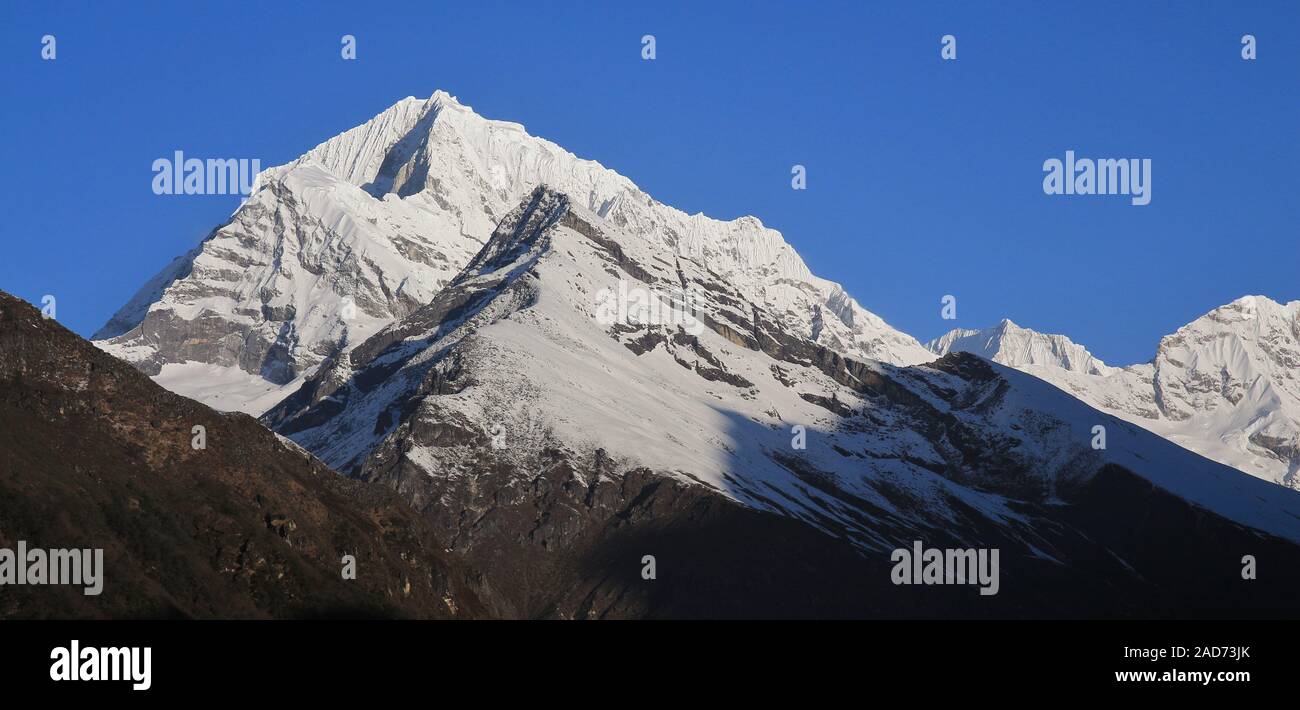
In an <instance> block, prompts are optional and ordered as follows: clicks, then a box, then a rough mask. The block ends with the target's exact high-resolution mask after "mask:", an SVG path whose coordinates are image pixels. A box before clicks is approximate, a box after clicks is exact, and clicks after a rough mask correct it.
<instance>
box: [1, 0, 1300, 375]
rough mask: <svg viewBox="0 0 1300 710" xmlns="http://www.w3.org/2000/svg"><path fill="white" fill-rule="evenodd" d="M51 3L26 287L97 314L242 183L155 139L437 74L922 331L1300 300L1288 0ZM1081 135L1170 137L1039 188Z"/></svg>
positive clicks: (298, 120) (1097, 340) (11, 7)
mask: <svg viewBox="0 0 1300 710" xmlns="http://www.w3.org/2000/svg"><path fill="white" fill-rule="evenodd" d="M52 4H53V3H46V2H41V3H22V4H21V5H20V4H19V3H15V2H5V3H3V5H2V6H0V53H2V55H0V61H2V62H3V71H0V106H3V108H2V109H0V111H2V112H3V113H2V115H0V126H2V127H3V135H4V144H5V150H4V169H3V172H0V208H3V219H2V220H0V225H3V227H2V229H3V240H4V248H3V250H2V251H0V288H2V289H4V290H6V291H10V292H13V293H15V294H17V295H19V296H21V297H23V298H26V299H28V300H31V301H39V300H40V298H41V296H42V295H43V294H46V293H49V294H54V295H56V296H57V298H58V308H59V312H58V315H59V319H60V320H61V321H62V322H63V323H65V324H66V325H68V326H69V327H71V328H73V329H74V330H76V331H77V332H79V333H82V334H83V335H88V334H89V333H91V332H92V331H93V330H95V329H96V328H98V327H99V326H100V325H102V324H103V322H104V321H105V320H106V319H107V318H108V317H109V316H110V315H111V314H112V312H113V311H114V310H116V309H117V308H118V307H119V306H120V305H121V304H122V303H123V302H125V300H126V299H127V298H129V297H130V296H131V295H132V294H133V293H134V291H135V290H136V289H137V288H138V287H139V286H140V285H141V284H142V283H143V282H144V281H145V280H146V279H147V278H149V277H150V276H152V275H153V274H154V273H155V272H157V271H158V270H159V269H160V268H161V267H162V266H163V265H164V264H166V263H167V262H168V261H169V260H170V259H171V258H172V257H174V256H176V255H177V254H180V253H181V252H183V251H185V250H186V249H188V248H190V247H192V246H193V245H194V244H196V243H197V242H198V241H199V240H200V239H201V238H202V237H203V236H204V235H205V234H206V233H207V232H208V231H209V230H210V229H211V228H212V227H214V226H215V225H217V224H218V223H220V222H222V221H223V220H224V219H225V218H226V217H227V216H228V215H229V213H230V212H231V211H232V210H233V209H234V208H235V206H236V205H237V198H235V197H221V196H188V197H186V196H162V197H159V196H155V195H154V194H153V193H152V191H151V189H150V184H151V179H152V177H153V174H152V172H151V164H152V162H153V161H154V159H156V158H159V157H166V156H170V155H171V154H172V151H174V150H177V149H181V150H184V151H185V152H186V153H187V154H188V155H190V156H197V157H250V158H252V157H256V158H260V159H261V160H262V164H263V166H271V165H275V164H279V163H282V162H285V161H288V160H291V159H292V158H294V157H296V156H298V155H299V154H301V153H302V152H304V151H305V150H307V149H308V148H310V147H312V146H313V145H315V144H317V143H319V142H320V141H321V140H324V139H325V138H328V137H330V136H332V135H334V134H336V133H339V132H341V131H343V130H345V129H347V128H350V127H352V126H354V125H357V124H359V123H361V122H363V121H365V120H366V119H367V118H369V117H371V116H372V115H374V114H376V113H378V112H379V111H381V110H383V109H384V108H385V107H387V106H388V105H390V104H392V103H393V102H395V101H397V100H398V99H400V98H402V97H405V96H408V95H416V96H421V97H423V96H427V95H429V94H430V93H432V92H433V90H434V89H436V88H443V89H446V90H448V91H450V92H451V93H452V94H455V95H457V96H458V97H460V99H461V100H462V101H463V102H464V103H466V104H468V105H470V106H472V107H474V109H475V110H477V111H478V112H479V113H481V114H483V115H485V116H487V117H490V118H500V119H508V120H513V121H518V122H520V123H523V124H524V125H525V126H526V127H527V128H528V130H529V132H531V133H533V134H534V135H540V136H543V137H546V138H548V139H551V140H553V141H555V142H557V143H559V144H561V145H563V146H565V147H566V148H568V149H569V150H572V151H573V152H575V153H577V154H578V155H579V156H582V157H587V158H592V159H596V160H598V161H600V162H601V163H603V164H605V165H606V166H609V167H611V168H614V169H616V170H618V171H619V172H620V173H623V174H624V175H627V176H629V177H630V178H632V179H633V180H634V181H635V182H637V183H638V184H639V185H641V187H642V188H644V189H645V190H646V191H648V192H649V193H650V194H652V195H654V196H655V197H657V198H658V199H660V200H662V201H664V202H667V203H669V204H672V205H675V206H677V207H679V208H681V209H684V210H686V211H687V212H696V211H703V212H705V213H707V214H709V215H712V216H716V217H722V218H732V217H737V216H740V215H744V214H754V215H757V216H758V217H759V218H760V219H762V221H763V222H764V223H766V224H768V225H770V226H773V227H775V228H777V229H780V230H781V231H782V232H783V233H784V234H785V235H786V238H787V239H788V240H789V241H790V242H791V243H792V244H793V245H794V246H795V247H796V248H797V249H798V250H799V252H800V253H801V254H803V256H804V257H805V258H806V259H807V261H808V263H809V265H810V266H811V267H812V268H813V270H814V271H815V272H816V273H818V274H820V275H822V276H825V277H827V278H831V279H834V280H837V281H840V282H842V283H843V284H845V286H846V287H847V288H848V289H849V291H850V292H852V293H853V294H854V295H856V296H857V298H858V300H859V301H861V302H862V304H863V305H864V306H866V307H867V308H869V309H871V310H873V311H875V312H876V313H878V314H880V315H881V316H882V317H884V318H885V319H886V320H888V321H890V322H891V323H893V324H894V325H895V326H897V327H899V328H901V329H902V330H904V331H906V332H909V333H911V334H913V335H915V336H916V337H918V338H920V339H922V340H927V339H929V338H932V337H935V336H937V335H939V334H941V333H942V332H944V331H946V330H947V329H948V328H950V327H952V326H953V325H959V326H963V327H982V326H987V325H990V324H992V323H995V322H996V321H997V320H998V319H1000V318H1002V317H1010V318H1012V319H1013V320H1015V321H1016V322H1018V323H1020V324H1021V325H1025V326H1028V327H1033V328H1036V329H1039V330H1045V331H1050V332H1064V333H1067V334H1068V335H1070V336H1071V337H1072V338H1074V339H1075V340H1077V341H1079V342H1081V343H1083V344H1085V345H1086V346H1088V347H1089V348H1090V349H1092V351H1093V352H1094V353H1095V354H1096V355H1097V356H1099V357H1101V358H1102V359H1104V360H1106V361H1108V362H1111V363H1114V364H1125V363H1129V362H1138V361H1144V360H1147V359H1148V358H1149V357H1150V356H1151V355H1152V353H1153V350H1154V347H1155V345H1156V342H1157V339H1158V338H1159V337H1160V336H1161V335H1163V334H1165V333H1169V332H1172V331H1173V330H1174V329H1176V328H1177V327H1178V326H1179V325H1181V324H1183V323H1185V322H1187V321H1189V320H1191V319H1193V318H1195V317H1196V316H1198V315H1200V314H1201V313H1203V312H1204V311H1206V310H1209V309H1210V308H1213V307H1215V306H1217V305H1221V304H1223V303H1226V302H1228V301H1230V300H1232V299H1234V298H1237V297H1239V296H1242V295H1245V294H1248V293H1250V294H1254V293H1259V294H1264V295H1267V296H1270V297H1272V298H1274V299H1278V300H1283V301H1287V300H1292V299H1296V298H1300V278H1298V272H1300V268H1298V267H1300V243H1298V240H1297V237H1298V236H1300V235H1298V234H1297V224H1300V199H1298V198H1297V188H1298V187H1300V177H1298V176H1297V171H1298V170H1300V147H1298V145H1297V141H1298V139H1300V133H1298V131H1297V127H1298V125H1300V124H1298V120H1297V117H1298V116H1300V110H1298V109H1300V3H1297V2H1291V1H1289V0H1278V1H1275V2H1227V1H1226V0H1224V1H1222V2H1194V1H1183V2H1087V3H1068V5H1073V6H1076V7H1073V8H1064V9H1063V8H1062V6H1064V5H1067V3H1056V2H1052V3H1047V2H1038V1H1033V2H996V3H995V2H952V3H947V2H921V1H918V2H845V3H817V7H815V8H804V7H797V5H803V4H804V3H793V2H791V3H782V4H781V5H784V7H781V6H779V5H778V4H777V3H768V2H734V3H733V2H708V3H703V2H681V3H677V2H671V3H670V2H653V3H650V2H644V3H643V2H637V3H608V2H602V3H595V2H592V3H576V2H563V3H560V2H556V3H550V2H542V3H537V2H532V3H504V2H502V3H498V2H484V1H482V0H475V1H474V2H460V3H434V2H413V3H404V2H382V3H356V2H348V3H316V2H313V3H303V4H301V5H299V6H297V7H292V8H291V7H287V6H282V4H281V3H268V2H255V3H240V2H219V3H217V2H213V3H202V4H200V5H198V6H196V7H191V6H190V5H191V3H177V2H168V3H148V4H146V3H130V4H129V5H128V4H127V3H96V4H93V5H92V4H90V3H79V4H62V3H60V4H57V5H56V6H54V7H47V6H48V5H52ZM286 5H287V4H286ZM651 6H654V7H651ZM949 33H951V34H953V35H956V37H957V41H958V45H957V48H958V59H957V61H955V62H944V61H941V59H940V57H939V49H940V37H941V36H942V35H944V34H949ZM1245 33H1251V34H1254V35H1255V36H1256V37H1257V38H1258V42H1259V50H1258V51H1259V58H1258V59H1257V60H1256V61H1254V62H1247V61H1243V60H1242V59H1241V58H1240V49H1241V46H1240V37H1241V35H1243V34H1245ZM45 34H52V35H54V36H55V37H56V38H57V43H58V44H57V49H58V58H57V59H56V60H55V61H42V60H41V58H40V49H41V37H42V35H45ZM344 34H352V35H355V36H356V37H357V41H358V57H359V58H358V59H357V60H356V61H344V60H342V59H341V58H340V56H339V49H340V42H339V38H340V36H342V35H344ZM644 34H653V35H655V36H656V38H657V50H658V57H657V59H655V60H654V61H643V60H642V59H641V56H640V50H641V42H640V40H641V37H642V35H644ZM1067 149H1074V150H1075V151H1077V152H1078V153H1079V155H1081V156H1091V157H1115V158H1120V157H1138V158H1151V159H1152V160H1153V185H1152V188H1153V189H1152V195H1153V199H1152V202H1151V204H1150V205H1148V206H1145V207H1135V206H1131V205H1129V203H1128V201H1127V199H1126V198H1122V197H1064V196H1062V197H1048V196H1047V195H1044V194H1043V191H1042V177H1043V173H1042V163H1043V161H1044V160H1045V159H1047V158H1050V157H1062V156H1063V154H1064V152H1065V150H1067ZM796 163H799V164H803V165H805V166H807V170H808V189H807V190H806V191H802V192H796V191H794V190H792V189H790V169H791V166H792V165H793V164H796ZM945 294H953V295H955V296H957V298H958V316H959V317H958V319H957V321H955V323H954V322H952V321H944V320H941V319H940V299H941V297H942V296H943V295H945Z"/></svg>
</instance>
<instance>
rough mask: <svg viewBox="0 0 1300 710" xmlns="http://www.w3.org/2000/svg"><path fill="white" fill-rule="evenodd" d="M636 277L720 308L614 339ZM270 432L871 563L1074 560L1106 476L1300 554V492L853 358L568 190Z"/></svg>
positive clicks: (1154, 441)
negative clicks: (907, 557) (728, 513)
mask: <svg viewBox="0 0 1300 710" xmlns="http://www.w3.org/2000/svg"><path fill="white" fill-rule="evenodd" d="M620 282H622V283H623V285H624V287H625V288H627V289H644V290H645V291H650V290H653V291H655V292H661V293H668V292H671V291H672V289H673V288H674V287H685V288H688V289H692V288H693V289H695V290H697V291H698V292H700V293H702V294H704V296H703V298H702V300H701V301H700V302H699V303H698V309H697V311H696V312H695V313H694V314H693V316H692V318H694V319H695V320H693V321H692V320H684V321H676V322H674V321H671V320H663V319H659V320H656V319H653V318H644V319H642V318H629V319H626V320H624V321H620V322H616V323H613V324H610V323H607V322H605V321H604V320H603V319H602V315H601V308H602V304H605V303H607V300H606V299H607V295H608V294H609V293H611V292H617V291H618V289H619V283H620ZM694 323H699V324H700V326H701V327H698V328H695V327H693V324H694ZM263 421H264V422H265V423H267V424H268V425H270V426H272V427H273V428H275V429H276V430H277V431H279V432H280V433H282V434H284V435H286V436H289V437H290V438H291V439H293V440H294V441H296V442H298V443H299V444H301V445H302V446H303V447H304V448H306V449H308V450H310V451H312V452H313V453H314V454H316V455H317V456H319V457H321V458H322V460H324V461H326V462H327V463H328V464H329V465H330V466H332V467H334V468H335V469H336V470H339V471H342V472H345V473H349V474H351V475H357V476H361V477H364V478H380V479H382V478H384V477H390V479H391V480H393V481H395V482H400V481H406V480H409V478H410V477H412V476H414V477H417V478H420V479H427V480H433V481H436V484H435V495H445V496H455V495H457V492H460V491H465V490H473V489H475V488H476V487H477V486H479V485H486V483H485V482H486V481H487V480H489V476H490V475H491V472H494V471H497V470H500V469H502V468H503V467H504V468H506V469H509V470H517V471H519V472H520V473H519V475H520V477H521V478H520V481H519V483H518V486H517V487H514V488H511V489H510V490H511V491H512V492H510V493H506V492H504V491H503V492H500V493H497V494H494V495H496V496H497V497H500V496H506V495H508V496H512V497H515V498H518V497H521V496H522V497H524V499H527V496H529V495H532V493H529V490H530V488H531V487H532V486H535V485H536V484H535V483H530V482H529V481H530V480H531V478H532V476H533V475H535V474H534V473H532V472H535V471H537V470H540V469H543V468H545V467H546V465H547V464H546V463H545V461H546V460H551V461H553V460H554V458H555V457H559V458H560V459H562V460H564V461H567V462H572V463H570V464H566V465H569V466H571V470H572V471H573V473H572V476H573V478H572V479H571V480H572V483H571V485H574V486H579V487H584V486H591V487H594V486H595V485H596V484H597V482H598V481H601V480H605V479H606V478H607V477H609V478H611V479H613V480H618V479H619V478H620V477H623V476H626V475H628V473H629V472H630V471H633V470H639V469H649V470H652V471H656V472H662V473H664V474H666V475H670V476H673V477H676V478H678V479H680V480H683V481H690V482H693V483H695V484H698V485H702V486H705V487H707V488H709V489H710V490H713V491H716V492H717V493H719V494H721V495H723V496H725V497H727V498H730V499H732V500H734V501H737V502H739V503H742V504H743V505H745V506H749V507H752V508H755V509H758V510H764V511H769V512H773V513H778V514H781V515H784V516H789V517H792V518H795V519H798V520H801V521H804V522H805V523H807V524H809V525H812V526H814V527H816V528H818V529H820V530H823V531H826V532H828V533H831V534H834V535H839V536H844V537H846V538H848V539H850V540H852V541H854V543H855V544H857V545H859V546H861V547H862V548H863V549H864V550H888V549H892V547H893V546H895V545H897V544H898V543H899V541H900V540H905V539H912V538H911V537H909V536H923V537H924V539H930V540H934V539H946V540H959V541H963V542H966V543H971V544H973V543H975V542H976V541H980V540H983V541H985V542H988V541H989V540H990V539H991V538H992V537H994V536H996V537H998V539H999V540H1000V542H999V544H1006V545H1012V546H1015V547H1017V548H1019V550H1020V551H1021V552H1022V553H1023V554H1025V555H1029V556H1035V557H1041V558H1044V559H1062V558H1064V557H1066V556H1068V553H1067V552H1064V551H1063V550H1064V546H1065V544H1066V543H1064V542H1063V541H1062V539H1061V538H1059V537H1057V535H1058V533H1060V534H1064V533H1061V528H1062V526H1060V525H1053V524H1043V523H1042V522H1041V520H1039V519H1038V518H1039V516H1049V515H1053V514H1054V513H1052V510H1054V506H1058V505H1060V504H1061V503H1062V502H1063V501H1066V500H1069V499H1070V498H1071V496H1072V495H1073V492H1074V491H1077V490H1079V489H1080V488H1081V487H1086V485H1087V482H1088V481H1089V480H1091V479H1092V477H1093V476H1095V475H1096V474H1097V472H1098V471H1100V470H1101V469H1102V468H1104V467H1106V466H1107V465H1108V464H1113V465H1115V466H1119V467H1122V468H1123V469H1124V470H1128V471H1132V472H1134V473H1136V474H1137V475H1138V476H1141V477H1143V478H1145V479H1146V480H1148V481H1150V482H1151V483H1152V484H1154V485H1155V486H1157V487H1159V488H1160V489H1163V490H1165V491H1168V492H1170V493H1172V494H1174V495H1175V496H1177V497H1179V498H1181V499H1183V500H1185V501H1190V502H1191V503H1193V504H1195V505H1197V506H1200V507H1203V508H1205V509H1208V510H1212V511H1215V512H1216V513H1218V514H1219V515H1222V516H1224V517H1226V518H1228V519H1230V520H1233V521H1236V522H1238V523H1240V524H1243V525H1247V526H1250V527H1254V528H1257V529H1259V530H1263V531H1267V532H1270V533H1272V534H1274V535H1277V536H1279V537H1282V538H1285V539H1288V540H1292V541H1300V496H1297V495H1296V494H1294V493H1293V492H1291V491H1286V490H1284V489H1281V488H1278V487H1276V486H1272V485H1269V484H1267V483H1265V482H1262V481H1258V480H1255V479H1252V478H1250V477H1247V476H1243V475H1241V474H1240V473H1239V472H1237V471H1234V470H1232V469H1230V468H1227V467H1224V466H1221V465H1219V464H1216V463H1214V462H1212V461H1209V460H1207V459H1204V458H1201V457H1199V456H1197V455H1195V454H1192V453H1190V452H1187V451H1185V450H1184V449H1181V448H1179V447H1177V446H1175V445H1173V444H1171V443H1169V442H1167V441H1164V440H1162V439H1160V438H1159V437H1156V436H1153V435H1151V434H1150V433H1147V432H1144V431H1142V430H1141V429H1139V428H1137V427H1132V426H1128V425H1125V424H1124V423H1122V422H1120V421H1118V420H1116V419H1114V418H1113V417H1111V416H1108V415H1105V414H1102V413H1100V412H1098V411H1096V410H1094V409H1092V408H1091V407H1089V406H1087V405H1086V404H1084V403H1082V402H1080V401H1078V400H1077V399H1075V398H1073V397H1070V396H1068V395H1066V394H1065V393H1063V392H1061V391H1060V390H1058V389H1056V388H1054V387H1051V386H1049V385H1047V384H1045V383H1043V382H1041V381H1039V380H1037V379H1035V378H1032V377H1027V376H1025V375H1023V374H1021V373H1019V372H1016V371H1014V370H1011V369H1008V368H1003V367H1000V366H990V365H988V364H987V363H985V362H984V361H982V360H979V359H978V358H974V357H971V356H969V355H962V354H953V355H949V356H947V357H945V358H943V359H940V360H938V361H936V362H933V363H931V364H928V365H918V366H911V367H897V366H893V365H889V364H885V363H879V362H872V361H862V362H858V361H854V360H850V359H845V358H843V357H841V356H840V355H838V354H837V353H835V352H834V351H832V350H830V349H829V348H826V347H824V346H821V345H819V344H818V343H816V342H813V341H812V340H811V339H810V338H808V337H807V334H805V333H799V332H791V331H789V330H787V329H786V324H785V322H784V320H783V318H782V313H781V312H780V306H779V305H774V304H771V303H759V302H755V301H753V300H750V297H749V296H748V295H747V294H746V293H744V292H743V291H742V290H741V289H740V288H738V287H735V286H733V285H731V284H730V283H728V281H727V280H726V279H722V278H719V276H718V274H716V273H715V272H713V271H712V270H711V269H709V268H708V267H706V266H705V264H704V263H703V260H702V259H697V258H691V257H688V256H684V255H681V254H679V253H677V252H676V251H675V250H673V249H672V248H671V247H670V246H669V245H668V244H667V243H666V242H665V241H664V240H661V239H653V238H647V237H646V235H644V234H643V233H640V232H638V231H630V230H625V229H623V228H621V227H619V226H618V225H617V224H611V223H610V222H609V221H608V220H602V219H601V218H600V216H599V215H598V214H596V213H594V212H592V211H590V210H588V209H587V208H586V207H585V206H584V205H582V204H580V203H578V202H576V201H571V200H569V199H568V197H567V196H565V195H563V194H562V193H560V192H558V191H552V190H546V189H538V190H536V191H535V192H534V193H532V194H531V195H530V196H528V197H527V199H525V200H524V201H523V202H522V203H521V205H520V206H519V207H517V208H516V209H515V210H514V211H512V212H511V213H510V214H508V215H507V217H506V218H505V219H504V220H503V222H502V224H501V225H500V226H499V227H498V229H497V230H496V232H495V234H494V236H493V237H492V239H491V240H490V241H489V243H488V245H487V246H486V247H485V248H484V250H483V251H482V252H481V253H480V254H479V255H478V256H476V257H475V259H474V260H473V261H472V262H471V263H470V264H469V266H468V267H467V268H466V269H465V271H464V272H462V273H461V274H460V275H459V276H458V277H457V278H456V279H455V280H454V282H453V283H452V284H451V285H450V286H449V287H448V288H447V289H445V290H444V291H443V292H442V293H440V294H439V295H438V296H437V298H436V299H435V300H434V301H433V302H432V303H430V304H429V305H428V306H425V307H424V308H421V309H420V310H418V311H416V312H414V313H412V314H410V315H409V316H407V317H406V318H404V319H402V320H400V321H398V322H396V323H394V324H392V325H390V326H388V327H387V328H385V329H384V330H382V331H381V332H380V333H378V334H376V335H375V336H373V337H372V338H371V339H370V340H368V341H367V342H365V343H363V344H361V345H360V346H358V347H357V348H355V349H354V350H352V351H350V352H349V353H347V354H343V355H340V356H339V357H337V358H335V359H333V360H331V361H330V362H329V363H327V364H326V366H324V367H322V368H321V370H320V371H319V372H318V373H316V374H315V375H314V376H312V377H310V378H308V380H307V382H306V383H305V384H304V386H303V387H302V388H301V389H300V390H299V391H298V392H297V393H295V394H294V395H293V396H291V397H289V398H287V399H285V400H284V401H283V402H281V403H280V404H279V405H278V406H276V407H275V408H273V409H272V410H271V411H269V412H268V413H267V414H266V415H265V416H264V418H263ZM1097 424H1105V425H1107V426H1108V427H1109V428H1110V429H1111V433H1110V436H1109V442H1108V443H1109V445H1108V447H1107V449H1105V450H1100V451H1099V450H1094V449H1093V448H1092V447H1091V445H1090V441H1091V439H1092V431H1091V429H1092V427H1093V426H1095V425H1097ZM796 427H801V428H803V429H804V433H805V434H806V446H805V447H802V448H801V447H800V446H798V445H797V442H798V441H799V430H798V429H796ZM557 452H558V453H557ZM547 457H550V458H549V459H548V458H547ZM584 461H596V462H597V464H596V465H595V466H594V467H588V468H585V469H584V468H583V467H582V466H581V465H579V463H578V462H584ZM395 485H397V483H395ZM402 485H405V484H402ZM593 490H594V488H593ZM437 491H441V493H437ZM420 495H424V494H420ZM538 495H541V494H540V493H539V494H538ZM435 507H437V506H435Z"/></svg>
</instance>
